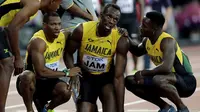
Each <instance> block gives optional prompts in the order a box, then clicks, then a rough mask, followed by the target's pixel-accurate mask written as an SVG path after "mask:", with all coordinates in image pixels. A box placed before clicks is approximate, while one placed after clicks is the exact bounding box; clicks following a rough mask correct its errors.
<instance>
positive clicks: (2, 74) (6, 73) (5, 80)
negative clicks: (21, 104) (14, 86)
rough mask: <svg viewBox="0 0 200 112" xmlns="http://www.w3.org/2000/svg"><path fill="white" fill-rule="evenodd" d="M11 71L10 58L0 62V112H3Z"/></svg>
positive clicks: (11, 63)
mask: <svg viewBox="0 0 200 112" xmlns="http://www.w3.org/2000/svg"><path fill="white" fill-rule="evenodd" d="M13 69H14V67H13V59H12V57H9V58H5V59H2V60H0V85H1V92H0V112H5V104H6V100H7V94H8V89H9V85H10V79H11V75H12V72H13Z"/></svg>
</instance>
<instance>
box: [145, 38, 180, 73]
mask: <svg viewBox="0 0 200 112" xmlns="http://www.w3.org/2000/svg"><path fill="white" fill-rule="evenodd" d="M160 49H161V51H162V52H163V63H162V64H160V65H159V66H157V67H155V68H154V69H153V70H144V71H142V75H155V74H156V75H159V74H161V75H165V74H166V75H168V74H169V73H170V72H171V70H172V67H173V64H174V60H175V55H176V49H177V48H176V41H175V40H174V39H172V38H165V39H163V40H162V42H161V46H160Z"/></svg>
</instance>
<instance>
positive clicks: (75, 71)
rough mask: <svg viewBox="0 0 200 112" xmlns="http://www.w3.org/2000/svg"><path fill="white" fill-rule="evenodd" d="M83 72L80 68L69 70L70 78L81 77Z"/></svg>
mask: <svg viewBox="0 0 200 112" xmlns="http://www.w3.org/2000/svg"><path fill="white" fill-rule="evenodd" d="M81 74H82V72H81V69H80V68H79V67H73V68H71V69H70V70H69V75H68V76H69V77H73V76H77V75H78V76H81Z"/></svg>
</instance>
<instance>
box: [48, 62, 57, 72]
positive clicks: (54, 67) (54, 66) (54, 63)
mask: <svg viewBox="0 0 200 112" xmlns="http://www.w3.org/2000/svg"><path fill="white" fill-rule="evenodd" d="M45 66H46V67H47V68H49V69H51V70H53V71H57V70H58V67H59V62H58V61H57V62H53V63H46V64H45Z"/></svg>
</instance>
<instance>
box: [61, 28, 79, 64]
mask: <svg viewBox="0 0 200 112" xmlns="http://www.w3.org/2000/svg"><path fill="white" fill-rule="evenodd" d="M82 36H83V26H82V24H80V25H78V26H77V27H76V28H75V29H74V31H73V33H72V35H71V36H70V37H69V38H68V39H67V42H66V45H65V50H64V57H63V58H64V62H65V65H66V66H67V67H68V68H73V67H74V59H73V54H74V52H75V51H76V50H78V49H79V48H80V45H81V41H82Z"/></svg>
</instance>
